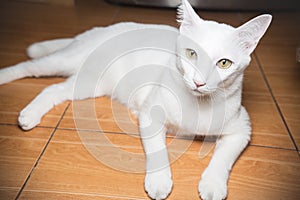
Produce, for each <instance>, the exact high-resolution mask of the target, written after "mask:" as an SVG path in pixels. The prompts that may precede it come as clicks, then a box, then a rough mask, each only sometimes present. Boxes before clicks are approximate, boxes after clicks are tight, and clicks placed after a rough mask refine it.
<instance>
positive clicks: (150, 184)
mask: <svg viewBox="0 0 300 200" xmlns="http://www.w3.org/2000/svg"><path fill="white" fill-rule="evenodd" d="M172 186H173V182H172V179H171V177H170V175H169V174H168V173H165V172H160V171H159V172H153V173H147V175H146V178H145V190H146V191H147V192H148V195H149V196H150V197H151V198H152V199H155V200H161V199H166V198H167V196H168V195H169V193H170V192H171V190H172Z"/></svg>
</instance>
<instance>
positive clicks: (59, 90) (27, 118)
mask: <svg viewBox="0 0 300 200" xmlns="http://www.w3.org/2000/svg"><path fill="white" fill-rule="evenodd" d="M74 81H75V77H70V78H69V79H67V80H66V81H65V82H62V83H59V84H54V85H51V86H49V87H47V88H45V89H44V90H43V91H42V92H41V93H40V94H39V95H38V96H36V97H35V99H34V100H33V101H31V102H30V103H29V104H28V105H27V106H26V107H25V108H24V109H23V110H22V111H21V112H20V115H19V119H18V121H19V125H20V127H21V128H22V129H23V130H30V129H32V128H34V127H35V126H36V125H38V124H39V123H40V121H41V118H42V117H43V116H44V115H45V114H46V113H47V112H48V111H49V110H50V109H52V108H53V107H54V106H55V105H58V104H60V103H62V102H64V101H67V100H73V87H74Z"/></svg>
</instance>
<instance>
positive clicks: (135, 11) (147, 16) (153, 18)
mask: <svg viewBox="0 0 300 200" xmlns="http://www.w3.org/2000/svg"><path fill="white" fill-rule="evenodd" d="M176 19H177V18H176V10H175V9H159V8H158V9H153V8H142V7H120V11H119V13H118V15H117V16H116V17H115V19H114V21H113V22H114V23H116V22H124V21H132V22H139V23H150V24H168V25H171V26H175V27H178V23H177V22H176Z"/></svg>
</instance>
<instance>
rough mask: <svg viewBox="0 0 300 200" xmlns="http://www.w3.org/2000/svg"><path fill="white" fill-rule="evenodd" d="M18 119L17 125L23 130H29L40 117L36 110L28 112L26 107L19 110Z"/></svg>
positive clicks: (38, 121) (37, 122)
mask: <svg viewBox="0 0 300 200" xmlns="http://www.w3.org/2000/svg"><path fill="white" fill-rule="evenodd" d="M18 121H19V126H20V127H21V128H22V129H23V130H30V129H32V128H34V127H35V126H36V125H38V124H39V123H40V122H41V117H40V116H39V114H38V113H37V112H33V111H31V112H30V111H28V109H24V110H22V111H21V113H20V115H19V119H18Z"/></svg>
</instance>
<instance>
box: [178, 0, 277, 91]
mask: <svg viewBox="0 0 300 200" xmlns="http://www.w3.org/2000/svg"><path fill="white" fill-rule="evenodd" d="M271 19H272V16H271V15H260V16H258V17H256V18H254V19H252V20H250V21H248V22H247V23H245V24H243V25H241V26H240V27H238V28H234V27H232V26H229V25H226V24H220V23H217V22H214V21H207V20H203V19H201V18H200V17H199V16H198V15H197V14H196V13H195V11H194V10H193V8H192V7H191V5H190V4H189V2H188V1H187V0H182V4H181V5H180V6H179V9H178V21H179V22H180V28H179V31H180V35H179V37H178V40H177V54H178V55H180V56H179V57H178V68H179V70H180V72H181V73H182V75H183V79H184V82H185V84H186V85H187V87H188V88H189V90H190V91H191V92H192V93H193V94H194V95H196V96H205V95H209V94H212V93H214V92H216V91H218V90H219V89H222V90H223V89H226V88H228V87H230V86H231V85H232V84H234V83H235V80H236V78H237V77H241V74H242V73H243V71H244V69H245V68H246V67H247V66H248V65H249V63H250V60H251V57H250V54H251V53H252V52H253V51H254V49H255V47H256V46H257V44H258V41H259V40H260V39H261V37H262V36H263V35H264V33H265V32H266V30H267V28H268V26H269V25H270V22H271Z"/></svg>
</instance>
